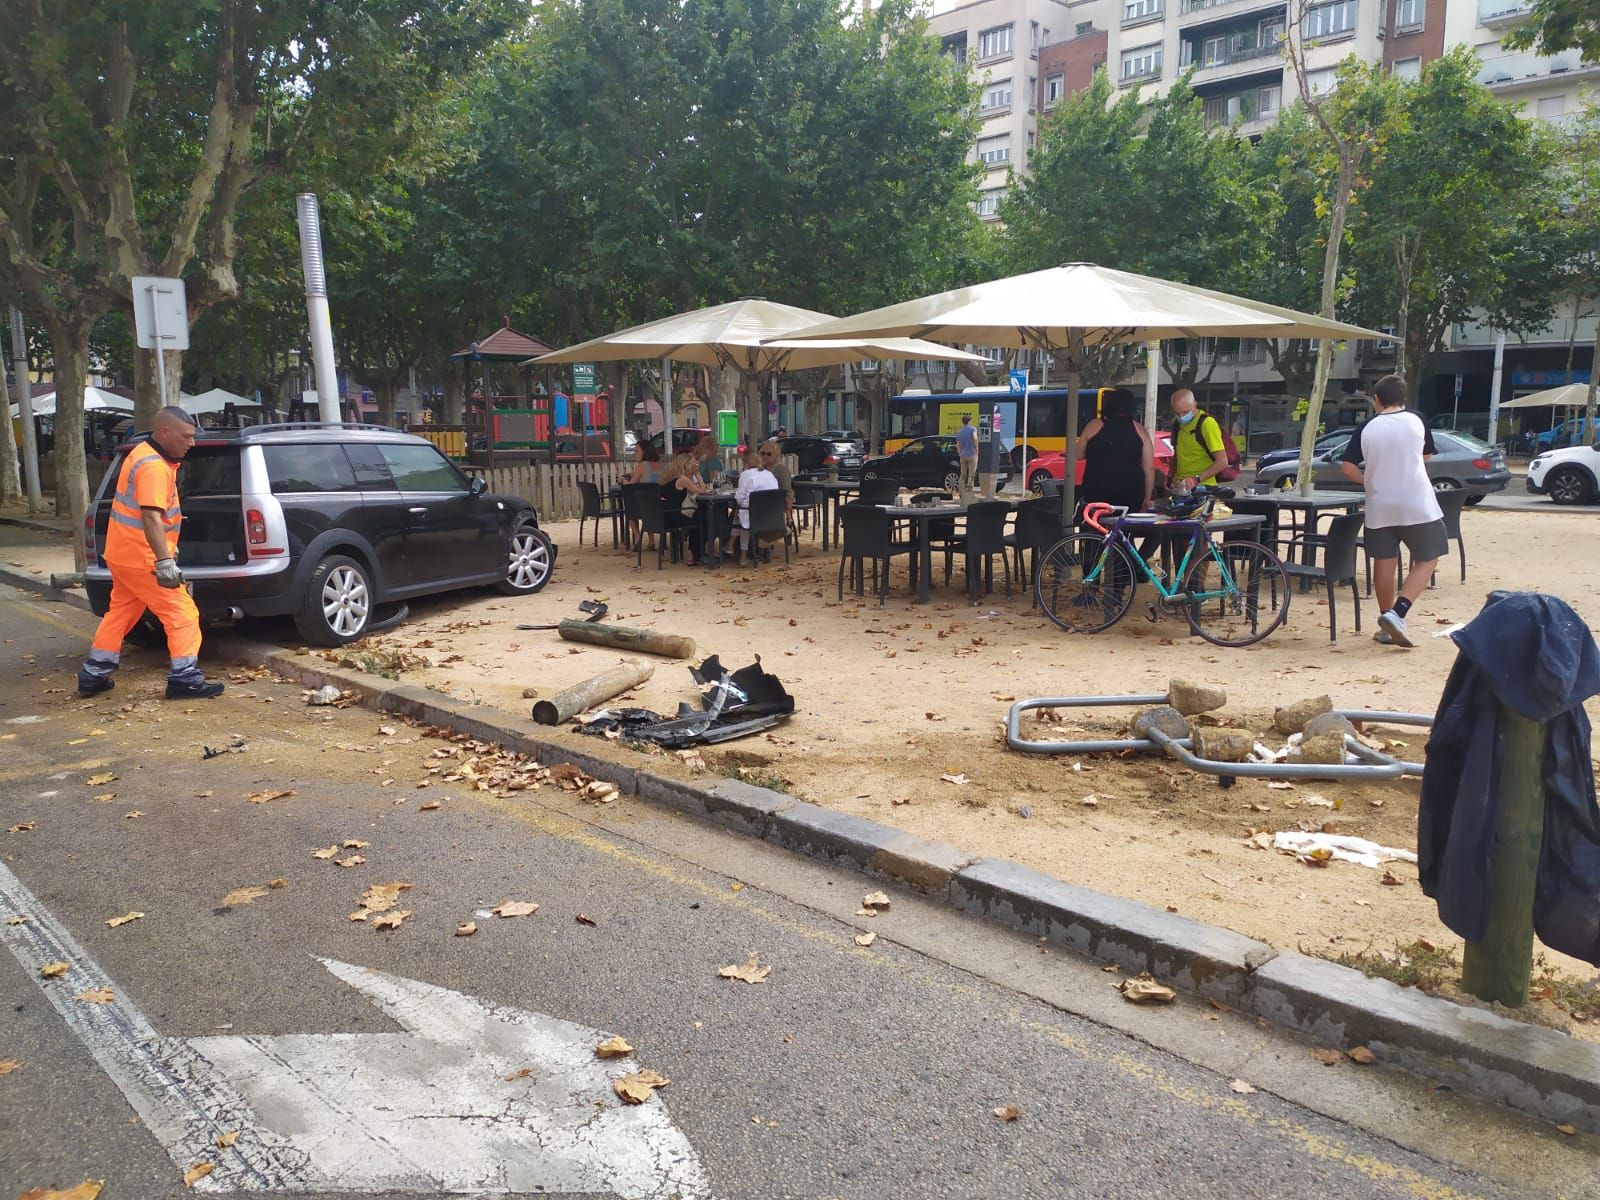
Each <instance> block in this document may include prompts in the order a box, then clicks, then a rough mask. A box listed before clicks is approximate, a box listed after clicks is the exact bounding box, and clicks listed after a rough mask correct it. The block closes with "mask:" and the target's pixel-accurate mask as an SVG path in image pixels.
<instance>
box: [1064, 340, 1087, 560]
mask: <svg viewBox="0 0 1600 1200" xmlns="http://www.w3.org/2000/svg"><path fill="white" fill-rule="evenodd" d="M1082 373H1083V335H1082V334H1081V333H1072V334H1070V335H1068V338H1067V445H1066V465H1065V470H1064V471H1063V473H1062V478H1061V532H1062V533H1064V534H1065V533H1071V532H1072V519H1073V517H1074V516H1075V515H1076V514H1077V508H1078V379H1079V377H1080V376H1081V375H1082Z"/></svg>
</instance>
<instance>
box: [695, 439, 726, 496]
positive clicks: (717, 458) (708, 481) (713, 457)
mask: <svg viewBox="0 0 1600 1200" xmlns="http://www.w3.org/2000/svg"><path fill="white" fill-rule="evenodd" d="M694 455H695V458H696V459H698V460H699V468H698V469H699V472H700V482H701V483H703V484H705V485H706V486H707V487H715V486H716V483H717V476H718V475H719V474H721V473H722V458H721V452H720V451H719V450H718V448H717V439H716V438H714V437H712V436H711V435H710V434H709V433H707V434H702V435H701V437H700V440H699V441H698V442H696V443H695V444H694Z"/></svg>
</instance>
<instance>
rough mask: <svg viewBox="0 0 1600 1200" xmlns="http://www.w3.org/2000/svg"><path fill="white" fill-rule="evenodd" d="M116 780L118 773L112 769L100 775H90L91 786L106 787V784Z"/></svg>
mask: <svg viewBox="0 0 1600 1200" xmlns="http://www.w3.org/2000/svg"><path fill="white" fill-rule="evenodd" d="M116 781H117V777H116V774H115V773H114V772H111V771H105V772H102V773H101V774H99V775H91V776H89V786H90V787H105V785H106V784H108V783H115V782H116Z"/></svg>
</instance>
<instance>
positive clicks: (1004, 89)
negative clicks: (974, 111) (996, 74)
mask: <svg viewBox="0 0 1600 1200" xmlns="http://www.w3.org/2000/svg"><path fill="white" fill-rule="evenodd" d="M1010 107H1011V80H1009V79H1000V80H996V81H995V82H994V83H991V84H990V85H989V86H988V87H986V88H984V89H983V104H982V108H983V110H984V111H985V112H988V111H990V110H992V109H996V108H1010Z"/></svg>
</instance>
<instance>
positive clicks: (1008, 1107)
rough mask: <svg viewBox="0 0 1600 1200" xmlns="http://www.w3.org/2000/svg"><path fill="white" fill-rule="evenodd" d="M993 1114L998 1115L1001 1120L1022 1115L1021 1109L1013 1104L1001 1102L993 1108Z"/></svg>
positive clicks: (1014, 1118) (1011, 1119) (1010, 1119)
mask: <svg viewBox="0 0 1600 1200" xmlns="http://www.w3.org/2000/svg"><path fill="white" fill-rule="evenodd" d="M994 1115H995V1116H997V1117H999V1118H1000V1119H1001V1120H1002V1121H1015V1120H1016V1119H1017V1118H1018V1117H1020V1116H1021V1115H1022V1110H1021V1109H1020V1108H1018V1107H1017V1106H1016V1105H1015V1104H1002V1105H1001V1106H1000V1107H999V1108H997V1109H995V1110H994Z"/></svg>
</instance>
